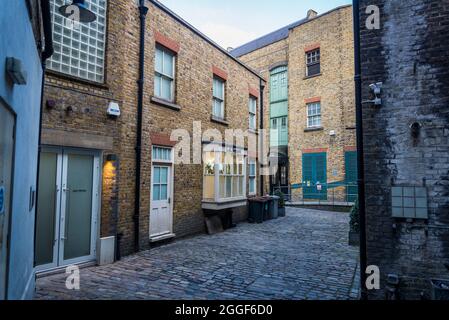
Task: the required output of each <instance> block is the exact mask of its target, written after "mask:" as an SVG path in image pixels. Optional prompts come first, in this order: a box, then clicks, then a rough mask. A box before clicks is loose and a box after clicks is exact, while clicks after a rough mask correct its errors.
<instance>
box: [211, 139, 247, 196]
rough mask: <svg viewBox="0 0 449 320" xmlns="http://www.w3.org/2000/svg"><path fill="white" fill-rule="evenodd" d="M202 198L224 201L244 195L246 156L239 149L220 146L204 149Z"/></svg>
mask: <svg viewBox="0 0 449 320" xmlns="http://www.w3.org/2000/svg"><path fill="white" fill-rule="evenodd" d="M203 160H204V186H203V198H204V200H206V201H215V202H220V201H226V200H233V199H241V198H244V197H245V196H246V158H245V154H244V153H243V152H241V151H237V152H236V151H234V150H233V148H221V147H219V148H218V150H217V149H216V150H214V151H205V152H204V156H203Z"/></svg>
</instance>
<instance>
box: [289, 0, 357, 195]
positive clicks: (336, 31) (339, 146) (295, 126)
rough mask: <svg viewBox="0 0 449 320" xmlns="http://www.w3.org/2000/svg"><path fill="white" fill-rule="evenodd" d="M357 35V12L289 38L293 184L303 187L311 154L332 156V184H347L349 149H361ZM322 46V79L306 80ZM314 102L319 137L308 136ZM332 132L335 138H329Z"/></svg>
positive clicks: (323, 20)
mask: <svg viewBox="0 0 449 320" xmlns="http://www.w3.org/2000/svg"><path fill="white" fill-rule="evenodd" d="M352 34H353V31H352V7H344V8H340V9H338V10H334V11H331V12H330V13H328V14H326V15H323V16H321V17H319V18H318V19H314V20H311V21H309V22H308V23H306V24H303V25H301V26H299V27H297V28H295V29H293V30H292V31H291V32H290V37H289V47H290V48H289V81H290V86H289V101H291V103H290V105H289V135H290V141H289V155H290V181H291V183H293V184H296V183H302V179H303V174H302V156H303V154H304V153H308V152H321V151H322V152H327V180H328V181H327V182H340V181H344V180H345V148H347V147H354V146H355V145H356V139H355V130H354V129H355V117H354V114H355V100H354V49H353V48H354V47H353V37H352ZM318 45H319V47H320V52H321V75H319V76H317V77H311V78H306V54H305V52H306V51H307V48H308V47H311V46H318ZM311 100H320V101H321V123H322V128H321V129H320V130H316V131H308V130H307V104H306V103H307V102H309V101H311ZM331 130H333V131H335V136H330V131H331ZM318 149H321V150H318ZM333 192H336V193H337V194H338V195H341V193H342V192H344V190H329V194H332V193H333ZM332 195H333V194H332ZM340 198H344V197H340Z"/></svg>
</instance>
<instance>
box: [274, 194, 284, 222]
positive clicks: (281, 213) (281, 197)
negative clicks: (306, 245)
mask: <svg viewBox="0 0 449 320" xmlns="http://www.w3.org/2000/svg"><path fill="white" fill-rule="evenodd" d="M274 195H275V196H277V197H279V205H278V207H279V208H278V215H279V217H285V194H283V193H282V192H281V191H279V190H278V191H276V192H275V193H274Z"/></svg>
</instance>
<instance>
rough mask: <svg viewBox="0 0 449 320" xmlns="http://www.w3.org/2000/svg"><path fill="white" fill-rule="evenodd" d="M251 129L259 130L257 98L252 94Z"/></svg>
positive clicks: (250, 107) (250, 109) (249, 107)
mask: <svg viewBox="0 0 449 320" xmlns="http://www.w3.org/2000/svg"><path fill="white" fill-rule="evenodd" d="M248 109H249V110H248V111H249V129H250V130H254V131H256V130H257V98H255V97H253V96H250V97H249V106H248Z"/></svg>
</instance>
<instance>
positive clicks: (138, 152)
mask: <svg viewBox="0 0 449 320" xmlns="http://www.w3.org/2000/svg"><path fill="white" fill-rule="evenodd" d="M147 13H148V8H147V7H146V6H145V0H140V1H139V18H140V45H139V46H140V53H139V79H138V80H137V85H138V90H137V144H136V186H135V198H134V217H133V220H134V250H135V251H136V252H138V251H139V247H140V245H139V243H140V198H141V195H140V187H141V174H142V170H141V168H142V122H143V90H144V88H143V87H144V83H145V78H144V75H145V27H146V16H147Z"/></svg>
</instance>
